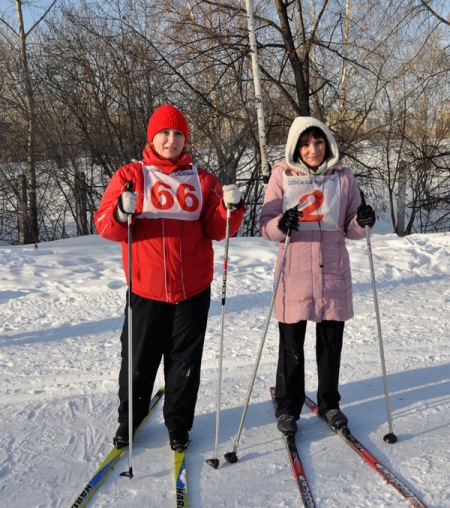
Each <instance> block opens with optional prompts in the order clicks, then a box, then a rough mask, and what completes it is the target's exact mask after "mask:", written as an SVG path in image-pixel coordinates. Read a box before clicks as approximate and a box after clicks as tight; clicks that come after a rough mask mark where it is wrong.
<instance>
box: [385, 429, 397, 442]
mask: <svg viewBox="0 0 450 508" xmlns="http://www.w3.org/2000/svg"><path fill="white" fill-rule="evenodd" d="M383 441H384V442H385V443H389V444H393V443H395V442H396V441H397V436H396V435H395V434H394V433H393V432H389V434H386V435H385V436H384V437H383Z"/></svg>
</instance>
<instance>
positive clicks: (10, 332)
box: [0, 225, 450, 508]
mask: <svg viewBox="0 0 450 508" xmlns="http://www.w3.org/2000/svg"><path fill="white" fill-rule="evenodd" d="M377 227H378V231H377ZM382 230H383V228H382V227H380V226H379V225H378V226H376V227H375V230H374V231H373V234H372V235H371V246H372V252H373V261H374V267H375V276H376V281H377V284H376V287H377V294H378V301H379V312H380V318H381V329H382V341H383V344H384V354H385V361H386V369H387V380H388V391H389V393H388V399H389V401H390V406H391V413H392V424H393V430H394V432H395V434H396V435H397V437H398V441H397V442H396V443H395V444H387V443H385V442H384V441H383V436H384V435H385V434H386V433H387V432H388V423H387V413H386V393H385V390H384V386H383V377H382V369H381V360H380V347H379V336H378V334H377V327H376V315H375V311H374V300H373V293H372V285H371V274H370V268H369V261H368V251H367V244H366V241H365V240H361V241H349V242H347V245H348V249H349V252H350V258H351V262H352V273H353V282H354V284H353V291H354V307H355V317H354V318H353V319H351V320H350V321H349V322H348V323H347V324H346V330H345V336H344V349H343V355H342V368H341V383H340V390H341V395H342V401H341V408H342V410H343V411H344V412H345V414H346V415H347V416H348V418H349V427H350V429H351V430H352V431H353V432H354V434H355V436H356V437H357V438H358V439H359V440H360V441H361V442H362V443H363V444H364V445H365V446H366V447H367V448H368V449H369V450H370V451H371V452H372V453H373V454H374V455H375V456H376V457H377V458H378V459H379V460H380V461H381V462H382V463H383V464H384V465H385V466H386V467H388V468H389V469H391V470H392V471H393V472H394V473H395V474H396V475H397V476H398V477H399V478H400V479H401V481H403V482H404V483H405V484H406V485H407V487H408V488H410V489H411V490H412V491H413V492H414V493H415V494H416V495H417V496H418V497H419V498H420V499H422V501H423V502H424V503H425V504H426V506H428V507H434V508H444V507H446V506H450V487H449V482H448V478H450V461H449V460H448V443H449V442H450V423H449V422H450V350H449V347H448V330H449V318H448V315H449V312H448V311H449V304H450V235H448V234H444V233H442V234H424V235H419V234H415V235H411V236H408V237H405V238H399V237H397V236H396V235H394V234H391V233H383V232H382ZM214 249H215V254H216V258H215V272H216V276H215V280H214V283H213V286H212V304H211V310H210V316H209V321H208V328H207V335H206V342H205V350H204V358H203V364H202V381H201V386H200V391H199V398H198V403H197V410H196V418H195V422H194V427H193V429H192V431H191V433H190V437H191V440H192V441H191V444H190V447H189V449H188V454H187V457H186V462H187V482H188V491H189V496H190V501H191V504H190V506H191V508H209V507H224V508H231V507H238V506H239V507H244V508H253V507H255V508H256V507H257V508H264V507H270V508H272V507H280V508H291V507H298V506H301V502H300V496H299V492H298V489H297V487H296V484H295V481H294V477H293V474H292V469H291V466H290V463H289V459H288V455H287V453H286V449H285V446H284V443H283V440H282V438H281V437H280V433H279V432H278V431H277V429H276V422H275V418H274V414H273V407H272V403H271V401H270V396H269V388H270V387H271V386H272V385H273V384H274V382H275V371H276V361H277V348H278V333H277V324H276V321H275V318H274V317H272V319H271V322H270V325H269V328H268V331H267V336H266V338H265V343H264V348H263V352H262V356H261V361H260V363H259V365H258V369H257V375H256V378H255V383H254V387H253V390H252V394H251V399H250V404H249V407H248V411H247V414H246V419H245V423H244V427H243V430H242V434H241V437H240V441H239V444H238V448H237V456H238V458H239V460H238V462H236V463H235V464H230V463H228V462H227V461H226V460H225V459H224V454H225V453H227V452H230V451H232V450H233V447H234V443H235V438H236V432H237V430H238V427H239V422H240V418H241V416H242V411H243V406H244V402H245V400H246V396H247V391H248V389H249V384H250V382H251V373H252V371H253V369H254V366H255V360H256V356H257V350H258V348H259V346H260V344H261V341H262V340H263V330H264V326H265V323H266V319H267V315H268V309H269V304H270V300H271V291H272V282H273V270H274V266H275V257H276V244H275V243H272V242H268V241H266V240H264V239H262V238H232V239H231V240H230V247H229V264H228V276H227V293H226V303H225V319H224V329H223V356H222V362H223V366H222V384H221V390H220V395H221V405H220V412H219V416H218V415H217V398H218V374H219V372H218V366H219V351H220V336H221V333H220V316H221V288H222V273H223V255H224V245H223V242H215V243H214ZM0 276H1V285H0V372H1V382H0V422H1V425H0V429H1V440H2V446H1V448H0V506H5V507H8V508H10V507H12V508H22V507H23V508H25V507H27V508H30V507H32V508H36V507H42V508H44V507H45V508H49V507H55V508H56V507H67V506H71V504H72V502H73V501H74V500H75V499H76V497H77V496H78V494H79V493H80V492H81V491H82V489H83V487H84V485H85V484H86V482H87V481H88V480H89V479H90V478H91V476H92V475H93V473H94V472H95V471H96V469H97V467H98V465H99V464H100V462H101V461H102V460H103V458H104V457H105V455H106V454H107V453H108V452H109V451H110V449H111V446H112V437H113V435H114V432H115V430H116V427H117V404H118V401H117V377H118V370H119V365H120V343H119V335H120V330H121V327H122V323H123V312H124V308H125V304H126V300H125V292H126V287H125V282H124V274H123V271H122V268H121V263H120V246H119V245H118V244H116V243H114V242H108V241H106V240H103V239H101V238H99V237H98V236H96V235H93V236H88V237H80V238H71V239H67V240H60V241H55V242H48V243H43V244H39V245H38V248H37V249H36V248H34V246H9V245H2V246H0ZM305 356H306V360H305V361H306V389H307V394H308V395H309V396H310V397H312V398H313V399H314V398H315V391H316V387H317V372H316V366H315V353H314V328H313V326H312V324H311V323H310V324H309V325H308V329H307V338H306V345H305ZM163 385H164V379H163V376H162V372H161V371H160V372H159V373H158V377H157V382H156V386H155V389H156V387H158V386H163ZM217 418H219V423H220V432H219V442H218V454H217V457H216V456H215V455H216V453H215V432H216V422H217ZM296 441H297V446H298V449H299V452H300V456H301V460H302V462H303V465H304V467H305V470H306V473H307V476H308V479H309V482H310V487H311V491H312V495H313V498H314V500H315V503H316V506H317V507H318V508H325V507H326V508H331V507H333V508H335V507H336V506H339V507H344V506H345V507H349V506H352V507H353V508H363V507H377V508H380V507H392V508H394V507H395V508H399V507H400V508H401V507H403V506H404V507H405V508H406V507H407V506H410V505H409V503H408V502H406V501H404V499H403V497H402V496H401V495H400V494H398V492H397V491H396V490H395V489H394V488H392V487H391V486H389V485H388V484H386V483H385V482H384V481H383V479H382V478H381V477H380V476H379V475H377V473H376V472H375V471H373V470H372V469H371V468H370V467H369V466H368V465H367V464H366V463H365V462H364V461H363V460H362V459H361V458H360V457H359V456H358V455H357V454H356V453H355V452H353V451H352V450H351V449H350V447H348V446H347V445H346V443H345V442H344V441H343V440H342V439H340V438H339V437H338V436H336V435H335V434H334V433H333V432H331V431H330V430H329V429H328V427H327V426H326V425H325V424H324V423H323V422H322V421H321V420H320V419H319V418H317V416H315V415H313V413H312V412H311V411H310V410H309V409H308V408H306V407H305V408H304V409H303V412H302V415H301V418H300V421H299V431H298V433H297V436H296ZM133 456H134V462H133V466H134V467H133V469H134V478H133V479H131V480H130V479H128V478H123V477H121V476H120V473H121V472H123V471H125V470H127V469H128V461H129V456H128V453H125V454H124V455H123V456H122V458H121V459H120V461H119V462H118V464H117V466H116V468H115V470H114V471H112V472H111V473H110V474H109V476H108V477H107V478H106V479H105V481H104V483H103V484H102V485H101V486H100V488H99V490H98V492H97V493H96V494H95V496H94V497H93V499H92V502H91V503H92V504H91V505H92V506H95V507H99V508H102V507H105V508H106V507H108V508H109V507H111V506H115V507H139V508H141V507H143V506H158V507H159V508H165V507H175V506H176V497H175V487H174V478H173V475H174V467H173V456H172V452H171V451H170V447H169V443H168V435H167V431H166V428H165V426H164V422H163V416H162V405H161V404H160V405H159V406H158V407H157V408H156V410H155V412H154V414H153V415H152V417H151V418H150V420H149V421H148V423H147V424H146V426H145V428H144V429H143V430H142V431H141V433H140V434H139V435H138V436H137V438H136V440H135V442H134V445H133ZM210 458H218V459H219V461H220V463H219V467H218V469H213V468H211V467H210V466H209V465H208V464H207V463H206V460H207V459H210Z"/></svg>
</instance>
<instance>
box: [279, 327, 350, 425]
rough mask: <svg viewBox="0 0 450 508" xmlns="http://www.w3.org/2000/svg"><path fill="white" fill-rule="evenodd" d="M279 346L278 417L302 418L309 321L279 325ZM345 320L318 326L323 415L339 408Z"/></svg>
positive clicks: (320, 400)
mask: <svg viewBox="0 0 450 508" xmlns="http://www.w3.org/2000/svg"><path fill="white" fill-rule="evenodd" d="M279 330H280V344H279V353H278V367H277V376H276V392H275V397H276V403H277V413H276V415H277V417H278V416H280V415H281V414H290V415H293V416H294V417H295V418H296V419H298V418H300V413H301V410H302V406H303V403H304V402H305V356H304V352H303V346H304V343H305V333H306V321H299V322H298V323H293V324H287V323H279ZM343 335H344V322H343V321H322V322H321V323H316V361H317V371H318V390H317V404H318V406H319V410H320V411H321V412H324V411H327V410H328V409H339V401H340V400H341V396H340V394H339V391H338V384H339V369H340V365H341V351H342V339H343Z"/></svg>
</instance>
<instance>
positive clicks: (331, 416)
mask: <svg viewBox="0 0 450 508" xmlns="http://www.w3.org/2000/svg"><path fill="white" fill-rule="evenodd" d="M323 416H324V417H325V418H326V419H327V420H328V422H329V424H330V425H331V426H332V427H334V428H336V429H338V430H339V429H342V428H344V427H347V425H348V418H347V417H346V416H345V414H344V413H343V412H342V411H341V410H340V409H329V410H328V411H325V413H323Z"/></svg>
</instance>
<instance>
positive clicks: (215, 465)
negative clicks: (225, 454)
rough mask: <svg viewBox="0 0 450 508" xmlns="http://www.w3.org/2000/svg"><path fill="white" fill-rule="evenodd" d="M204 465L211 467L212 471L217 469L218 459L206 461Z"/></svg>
mask: <svg viewBox="0 0 450 508" xmlns="http://www.w3.org/2000/svg"><path fill="white" fill-rule="evenodd" d="M206 463H207V464H208V466H211V467H213V468H214V469H217V468H218V467H219V459H208V460H207V461H206Z"/></svg>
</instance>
